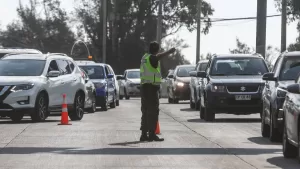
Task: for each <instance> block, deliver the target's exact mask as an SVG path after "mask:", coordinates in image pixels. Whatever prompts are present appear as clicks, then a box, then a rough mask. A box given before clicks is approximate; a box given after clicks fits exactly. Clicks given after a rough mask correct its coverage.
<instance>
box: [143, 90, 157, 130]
mask: <svg viewBox="0 0 300 169" xmlns="http://www.w3.org/2000/svg"><path fill="white" fill-rule="evenodd" d="M159 89H160V86H159V85H153V84H142V85H141V105H142V106H141V111H142V119H141V128H140V130H142V132H148V131H149V132H155V130H156V124H157V121H158V115H159V97H158V91H159Z"/></svg>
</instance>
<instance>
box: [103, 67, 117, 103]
mask: <svg viewBox="0 0 300 169" xmlns="http://www.w3.org/2000/svg"><path fill="white" fill-rule="evenodd" d="M104 68H105V74H106V78H105V80H106V83H107V93H108V100H109V101H110V102H111V101H112V100H113V97H114V92H115V85H114V78H108V77H107V76H108V75H109V74H112V72H110V71H109V68H108V66H107V65H105V67H104Z"/></svg>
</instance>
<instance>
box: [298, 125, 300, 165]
mask: <svg viewBox="0 0 300 169" xmlns="http://www.w3.org/2000/svg"><path fill="white" fill-rule="evenodd" d="M298 125H299V124H298ZM298 161H299V163H300V128H299V127H298Z"/></svg>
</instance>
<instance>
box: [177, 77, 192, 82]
mask: <svg viewBox="0 0 300 169" xmlns="http://www.w3.org/2000/svg"><path fill="white" fill-rule="evenodd" d="M176 81H180V82H184V83H190V81H191V77H178V76H177V77H176Z"/></svg>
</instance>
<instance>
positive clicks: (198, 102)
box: [194, 92, 200, 110]
mask: <svg viewBox="0 0 300 169" xmlns="http://www.w3.org/2000/svg"><path fill="white" fill-rule="evenodd" d="M196 93H197V92H196ZM196 93H195V96H194V98H195V109H196V110H199V109H200V101H198V100H196V98H197V94H196Z"/></svg>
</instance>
